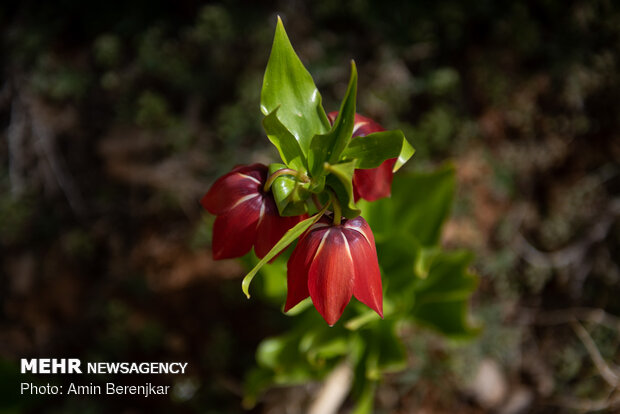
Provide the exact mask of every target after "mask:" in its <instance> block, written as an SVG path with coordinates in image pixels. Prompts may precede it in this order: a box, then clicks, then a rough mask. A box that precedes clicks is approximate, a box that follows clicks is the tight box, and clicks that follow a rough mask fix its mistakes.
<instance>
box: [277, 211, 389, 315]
mask: <svg viewBox="0 0 620 414" xmlns="http://www.w3.org/2000/svg"><path fill="white" fill-rule="evenodd" d="M287 283H288V293H287V298H286V305H285V306H284V311H285V312H286V311H288V310H290V309H291V308H292V307H293V306H295V305H297V304H298V303H299V302H301V301H302V300H304V299H305V298H307V297H308V296H310V297H311V298H312V302H313V303H314V306H315V307H316V309H317V310H318V311H319V313H320V314H321V316H323V319H325V321H326V322H327V323H328V324H329V325H330V326H332V325H334V324H335V323H336V322H337V321H338V319H340V316H341V315H342V312H344V308H345V307H346V306H347V304H348V303H349V301H350V300H351V296H355V297H356V298H357V299H358V300H359V301H360V302H362V303H364V304H365V305H367V306H368V307H370V308H371V309H373V310H374V311H375V312H377V313H378V314H379V316H381V317H382V318H383V293H382V288H381V274H380V272H379V263H378V261H377V251H376V248H375V238H374V236H373V234H372V231H371V230H370V226H369V225H368V223H366V220H364V219H363V218H362V217H361V216H359V217H356V218H354V219H351V220H346V219H343V221H342V224H341V225H333V224H331V221H330V220H328V219H327V218H322V219H321V220H320V221H319V222H318V223H316V224H315V225H313V226H312V227H310V229H309V230H308V231H307V232H306V233H305V234H304V235H303V236H302V237H301V239H300V240H299V242H298V243H297V247H295V250H294V251H293V254H292V255H291V258H290V259H289V261H288V274H287Z"/></svg>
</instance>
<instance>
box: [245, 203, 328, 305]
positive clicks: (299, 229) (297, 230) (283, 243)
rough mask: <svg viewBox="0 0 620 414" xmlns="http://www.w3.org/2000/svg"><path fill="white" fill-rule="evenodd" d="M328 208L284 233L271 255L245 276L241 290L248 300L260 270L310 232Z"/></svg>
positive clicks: (267, 255) (270, 252)
mask: <svg viewBox="0 0 620 414" xmlns="http://www.w3.org/2000/svg"><path fill="white" fill-rule="evenodd" d="M327 207H329V204H326V205H325V207H323V209H322V210H321V211H319V212H318V213H317V214H315V215H314V216H312V217H309V218H307V219H305V220H303V221H300V222H299V223H297V224H296V225H295V226H294V227H292V228H290V229H289V230H288V231H287V232H286V233H284V236H282V238H281V239H280V240H279V241H278V242H277V243H276V245H275V246H273V248H272V249H271V250H269V253H267V254H266V255H265V257H263V258H262V259H261V260H260V262H258V263H257V264H256V266H254V268H252V270H250V272H249V273H248V274H247V275H245V277H244V278H243V281H242V282H241V289H242V290H243V293H245V295H246V296H247V297H248V298H249V297H250V291H249V289H250V283H252V279H254V276H255V275H256V272H258V271H259V270H260V268H261V267H263V266H264V265H265V263H267V262H269V261H270V260H271V259H273V258H274V257H276V256H277V254H278V253H280V252H281V251H282V250H284V249H286V247H288V245H289V244H291V243H292V242H293V241H295V239H297V238H298V237H299V236H301V235H302V234H303V233H304V232H305V231H306V230H308V228H309V227H310V226H312V225H313V224H314V223H316V222H317V221H319V219H320V218H321V216H322V215H323V214H324V213H325V210H327Z"/></svg>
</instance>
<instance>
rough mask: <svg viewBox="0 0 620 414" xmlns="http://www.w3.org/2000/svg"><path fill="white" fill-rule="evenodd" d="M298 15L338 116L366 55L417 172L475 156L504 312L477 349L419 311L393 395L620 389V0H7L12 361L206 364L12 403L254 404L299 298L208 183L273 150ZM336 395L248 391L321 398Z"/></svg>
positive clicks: (3, 232) (464, 203)
mask: <svg viewBox="0 0 620 414" xmlns="http://www.w3.org/2000/svg"><path fill="white" fill-rule="evenodd" d="M276 14H280V15H281V16H282V18H283V21H284V23H285V25H286V28H287V31H288V34H289V37H290V38H291V41H292V43H293V45H294V47H295V49H296V51H297V52H298V54H299V55H300V57H301V59H302V61H303V62H304V64H305V65H306V66H307V67H308V69H309V71H310V72H311V73H312V74H313V76H314V78H315V82H316V84H317V86H318V87H319V90H320V91H321V93H322V95H323V102H324V106H325V108H326V110H327V111H331V110H336V109H337V105H338V102H339V100H340V99H341V97H342V95H343V94H344V92H345V90H346V85H347V80H348V70H349V65H348V62H349V60H350V59H355V61H356V63H357V65H358V72H359V85H358V112H360V113H362V114H364V115H366V116H369V117H372V118H374V119H376V120H377V121H378V122H380V123H381V124H382V125H384V126H385V127H386V128H388V129H396V128H400V129H402V130H403V131H404V132H405V135H406V136H407V137H408V138H409V139H410V141H411V142H412V143H413V145H414V146H415V147H416V149H417V153H416V155H415V156H414V158H413V159H412V160H411V162H410V163H409V165H408V166H407V168H409V169H414V170H423V169H425V168H431V167H433V166H437V165H439V164H440V163H441V162H443V161H445V160H447V159H451V160H452V161H453V162H454V164H455V165H456V168H457V180H458V194H457V198H456V204H455V206H454V209H453V217H452V219H451V221H450V222H449V223H448V226H447V228H446V232H445V233H446V234H445V239H444V244H445V245H446V246H448V247H467V248H470V249H472V250H474V251H475V252H476V254H477V261H476V263H475V270H476V271H477V273H478V274H479V275H480V276H481V284H480V288H479V291H478V293H477V295H476V297H475V301H474V304H473V313H474V315H475V316H476V318H477V320H478V321H480V322H481V323H483V324H484V326H485V330H484V333H483V334H482V335H481V337H480V338H478V340H475V341H474V342H472V343H468V344H460V345H458V346H457V345H454V344H450V343H446V342H445V341H443V340H442V339H440V338H439V337H436V336H434V335H433V334H430V333H429V332H427V331H424V330H422V329H420V330H419V331H416V332H415V334H414V335H411V338H410V339H408V342H407V347H408V348H409V349H410V350H411V368H410V369H408V370H407V371H406V372H405V373H404V374H399V375H397V376H396V375H395V376H394V377H388V378H387V379H386V381H384V383H383V385H382V386H381V388H380V389H379V392H378V399H377V403H376V411H377V412H378V413H410V412H439V413H441V412H446V413H451V412H459V413H468V412H472V413H477V412H487V411H490V410H496V412H501V413H504V414H512V413H515V414H516V413H518V412H532V413H550V412H582V411H587V410H593V409H599V410H603V411H605V410H607V411H609V412H612V411H613V410H614V407H615V409H617V408H618V404H620V397H619V396H618V394H617V393H618V392H617V391H616V394H613V393H611V391H610V390H611V389H613V387H614V386H615V387H616V389H617V388H618V385H619V384H620V381H619V380H618V377H619V376H620V373H619V372H618V370H617V369H616V368H615V366H614V361H615V362H616V363H618V361H619V358H620V352H619V344H620V321H619V319H618V317H617V316H613V315H620V301H618V299H617V298H618V297H619V295H620V285H619V279H620V272H619V268H618V261H619V258H620V254H619V245H620V243H619V242H620V227H619V225H618V215H619V214H620V198H619V196H618V194H619V187H620V177H619V166H618V165H619V163H618V161H619V159H620V139H618V135H619V133H618V131H620V99H619V97H620V75H618V74H619V73H620V67H619V66H620V54H619V53H618V52H619V49H620V10H619V7H618V5H617V3H615V2H613V1H603V0H601V1H586V0H581V1H580V0H576V1H568V2H567V1H559V0H557V1H553V0H549V1H521V2H512V3H510V4H499V3H498V2H494V1H491V0H483V1H456V0H454V1H445V2H436V1H433V2H431V1H417V2H410V4H405V2H400V1H383V2H372V1H370V0H357V1H351V2H348V4H347V5H346V6H343V5H340V4H337V3H335V2H332V1H329V0H318V1H313V2H303V1H291V2H287V1H256V2H249V1H246V2H243V1H233V0H230V1H222V2H206V3H203V2H198V1H180V2H165V1H133V2H125V3H122V4H121V3H119V4H112V3H111V2H94V3H92V2H77V1H71V0H66V1H59V2H54V3H52V2H32V1H22V2H19V3H16V2H14V3H12V4H11V3H9V4H4V5H3V6H1V8H0V24H1V26H0V27H2V29H1V31H2V36H1V39H2V40H1V42H2V43H1V48H2V49H1V50H2V57H3V58H2V62H3V63H2V66H1V72H0V80H1V89H0V125H1V134H2V137H1V140H0V249H1V250H0V309H1V313H0V378H1V380H0V381H1V382H3V383H4V384H3V385H2V387H3V389H12V388H11V387H14V386H15V385H14V384H17V382H18V381H23V377H21V376H18V375H16V374H15V369H16V364H17V361H18V360H19V358H22V357H79V358H81V359H82V360H84V361H87V360H102V361H159V360H170V361H188V362H189V367H190V368H189V369H190V373H189V374H188V375H186V376H183V377H171V376H168V377H166V376H148V378H140V379H139V381H142V380H144V381H150V382H154V383H162V384H167V385H173V392H172V395H171V397H170V398H166V399H156V398H143V397H139V398H135V397H134V398H122V397H118V398H101V397H93V398H67V399H62V398H57V399H51V400H47V399H45V398H39V399H25V398H19V397H18V396H16V395H13V394H11V393H10V392H4V391H3V392H1V393H0V394H2V397H0V411H2V410H5V411H6V412H59V413H60V412H63V413H65V412H67V413H73V412H75V413H84V412H89V413H99V412H102V413H103V412H147V411H150V412H187V413H198V412H201V413H224V412H225V413H237V412H239V413H240V412H244V410H243V409H242V408H241V406H240V400H241V393H242V382H243V374H244V372H245V371H246V369H248V368H249V367H251V366H252V364H253V363H254V351H255V348H256V345H257V344H258V343H259V341H260V340H261V339H263V338H265V337H266V336H268V335H273V334H276V333H280V332H282V331H284V330H285V329H286V328H287V326H290V325H291V324H294V323H295V319H294V318H286V317H283V316H282V315H281V314H280V313H279V312H277V311H275V310H273V309H271V308H268V307H266V306H263V305H262V304H261V303H260V302H259V301H257V300H250V301H248V300H246V299H245V297H244V296H243V294H242V293H241V289H240V276H242V274H243V268H242V267H241V265H240V264H238V263H237V262H235V261H223V262H213V261H212V260H211V253H210V250H209V246H210V225H211V222H212V220H213V219H212V217H209V216H208V215H206V214H204V213H203V211H202V209H201V208H200V206H199V204H198V200H199V199H200V198H201V197H202V195H203V194H204V193H205V192H206V190H207V189H208V188H209V186H210V184H211V183H212V182H213V180H214V179H215V178H216V177H217V176H219V175H221V174H223V173H225V172H227V171H228V170H230V168H231V167H232V166H233V165H235V164H240V163H243V164H249V163H251V162H264V163H268V162H270V160H274V159H275V157H276V156H277V153H276V152H275V150H274V149H273V148H272V147H271V146H270V145H269V143H268V141H267V139H266V137H265V136H264V134H263V132H262V129H261V124H260V121H261V114H260V111H259V98H260V88H261V84H262V75H263V71H264V68H265V65H266V62H267V58H268V55H269V50H270V46H271V41H272V36H273V30H274V27H275V21H276ZM385 277H388V276H387V275H386V276H385ZM575 321H579V322H575ZM597 355H599V356H600V358H597ZM608 370H609V371H608ZM614 370H615V371H614ZM610 372H611V374H610ZM71 380H72V379H71V378H70V377H67V376H62V377H60V376H59V377H54V378H53V381H57V382H58V383H59V384H63V383H67V382H69V381H71ZM73 380H75V379H73ZM114 381H117V382H118V383H123V382H126V383H128V384H133V383H136V381H137V380H136V378H132V377H122V376H118V377H115V378H114ZM485 381H486V382H485ZM314 392H316V387H315V386H313V385H309V386H305V387H297V388H290V389H277V390H273V391H271V392H269V393H268V394H267V395H266V397H265V399H264V400H263V401H262V402H261V403H260V404H259V405H258V406H257V407H256V408H254V409H253V411H252V412H256V413H260V412H268V413H281V412H289V413H291V412H303V410H304V408H303V407H305V404H306V402H307V400H308V399H309V398H311V397H312V395H313V393H314ZM511 404H512V405H511ZM514 407H516V408H514ZM286 410H288V411H286ZM345 410H346V404H345ZM511 410H512V411H511Z"/></svg>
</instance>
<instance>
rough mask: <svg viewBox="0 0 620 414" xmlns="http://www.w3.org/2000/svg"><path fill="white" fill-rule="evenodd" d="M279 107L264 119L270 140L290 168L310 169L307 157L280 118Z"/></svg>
mask: <svg viewBox="0 0 620 414" xmlns="http://www.w3.org/2000/svg"><path fill="white" fill-rule="evenodd" d="M279 108H280V107H276V109H274V110H273V111H271V112H270V113H269V114H268V115H267V116H266V117H265V118H264V119H263V128H264V129H265V132H266V133H267V137H268V138H269V141H271V143H272V144H273V145H274V146H275V147H276V149H277V150H278V152H279V153H280V158H282V161H284V163H285V164H286V165H287V166H288V167H289V168H292V169H294V170H297V171H303V172H306V171H307V170H308V168H307V166H306V157H305V156H304V153H303V151H302V150H301V147H300V146H299V143H298V142H297V140H296V139H295V137H294V136H293V134H291V133H290V132H289V130H288V129H286V127H285V126H284V125H282V122H280V120H279V119H278V116H277V112H278V109H279Z"/></svg>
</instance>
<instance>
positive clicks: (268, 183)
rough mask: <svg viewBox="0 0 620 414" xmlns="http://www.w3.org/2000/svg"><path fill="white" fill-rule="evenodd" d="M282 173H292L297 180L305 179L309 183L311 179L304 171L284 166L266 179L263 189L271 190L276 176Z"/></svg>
mask: <svg viewBox="0 0 620 414" xmlns="http://www.w3.org/2000/svg"><path fill="white" fill-rule="evenodd" d="M282 175H292V176H293V177H295V178H296V179H297V180H299V181H303V182H304V183H307V182H309V181H310V179H309V178H308V176H307V175H306V174H304V173H303V172H299V171H295V170H292V169H290V168H282V169H281V170H278V171H276V172H274V173H273V174H271V175H270V176H269V178H267V181H265V186H264V187H263V190H264V191H265V192H267V191H269V189H270V188H271V186H272V185H273V182H274V181H275V180H276V178H278V177H280V176H282Z"/></svg>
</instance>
